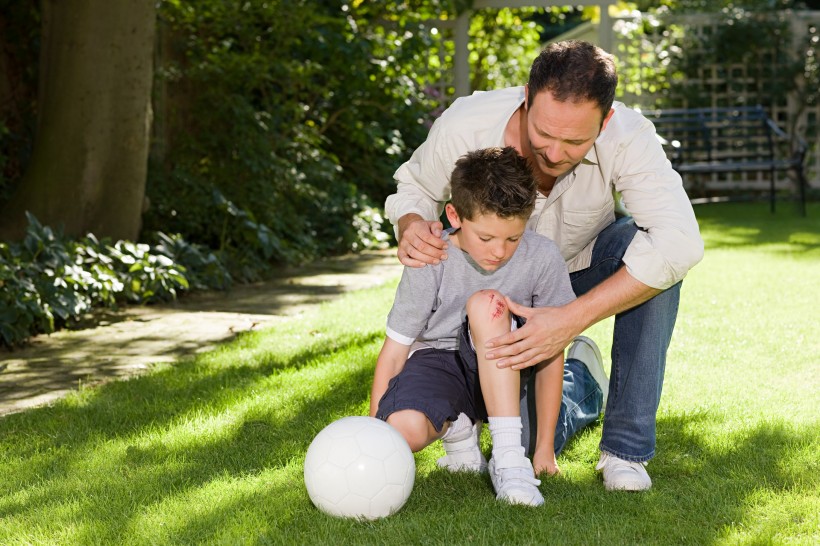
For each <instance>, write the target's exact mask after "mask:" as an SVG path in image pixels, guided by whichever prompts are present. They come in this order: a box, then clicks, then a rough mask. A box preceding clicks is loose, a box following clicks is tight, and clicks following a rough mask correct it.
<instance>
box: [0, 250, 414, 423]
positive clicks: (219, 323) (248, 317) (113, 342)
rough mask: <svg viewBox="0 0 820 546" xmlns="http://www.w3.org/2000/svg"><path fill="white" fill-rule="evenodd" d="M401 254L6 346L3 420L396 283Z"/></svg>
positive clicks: (0, 399)
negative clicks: (351, 295) (346, 297)
mask: <svg viewBox="0 0 820 546" xmlns="http://www.w3.org/2000/svg"><path fill="white" fill-rule="evenodd" d="M400 273H401V265H400V264H399V262H398V260H397V259H396V256H395V250H384V251H370V252H364V253H360V254H352V255H348V256H342V257H338V258H331V259H327V260H321V261H318V262H315V263H313V264H310V265H307V266H305V267H300V268H291V269H285V270H282V271H281V272H279V273H278V274H277V275H276V277H275V278H274V279H271V280H269V281H266V282H261V283H255V284H249V285H242V286H237V287H234V288H233V289H231V290H230V291H227V292H204V293H192V294H187V295H186V296H185V297H183V298H181V299H180V300H179V301H176V302H174V303H172V304H167V305H151V306H133V307H128V308H124V309H123V310H120V311H116V312H112V311H106V312H101V313H98V314H97V315H96V316H95V317H94V320H93V321H91V322H92V324H93V325H92V326H90V327H88V328H84V329H75V330H62V331H59V332H55V333H53V334H51V335H48V336H45V335H43V336H37V337H35V338H33V339H32V340H31V342H30V343H29V344H28V345H27V346H26V347H23V348H21V349H16V350H14V351H7V350H5V349H1V348H0V416H2V415H7V414H10V413H17V412H20V411H24V410H26V409H28V408H33V407H37V406H42V405H46V404H49V403H51V402H53V401H55V400H58V399H59V398H61V397H63V396H65V395H66V394H67V393H69V392H71V391H72V390H75V389H77V388H80V387H81V386H83V385H90V384H99V383H102V382H106V381H111V380H116V379H122V378H126V377H129V376H132V375H135V374H138V373H140V372H144V371H146V370H148V369H150V368H151V366H152V365H154V364H156V363H161V362H173V361H176V360H178V359H180V358H182V357H185V356H188V355H191V354H196V353H200V352H204V351H208V350H211V349H213V348H214V347H216V346H217V345H218V344H219V343H222V342H225V341H227V340H230V339H231V338H233V337H234V336H235V335H237V334H238V333H240V332H245V331H248V330H253V329H255V328H259V327H262V326H264V325H267V324H271V323H273V322H275V321H277V320H284V319H286V318H287V317H289V316H293V315H295V314H298V313H300V312H303V311H304V310H305V309H306V308H307V306H313V305H318V304H320V303H322V302H324V301H327V300H329V299H330V298H333V297H334V296H337V295H339V294H342V293H345V292H348V291H352V290H359V289H362V288H367V287H370V286H375V285H378V284H381V283H384V282H386V281H388V280H391V279H395V278H398V276H399V275H400Z"/></svg>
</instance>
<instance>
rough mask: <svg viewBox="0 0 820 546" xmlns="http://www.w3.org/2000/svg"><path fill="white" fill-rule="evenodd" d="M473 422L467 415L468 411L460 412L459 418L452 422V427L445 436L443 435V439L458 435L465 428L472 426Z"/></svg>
mask: <svg viewBox="0 0 820 546" xmlns="http://www.w3.org/2000/svg"><path fill="white" fill-rule="evenodd" d="M472 427H473V422H472V421H470V418H469V417H467V414H466V413H459V414H458V419H456V420H455V421H451V422H450V428H448V429H447V432H445V433H444V436H442V437H441V439H442V440H446V439H448V438H450V437H452V436H455V435H457V434H458V433H459V432H461V431H463V430H464V429H468V428H472Z"/></svg>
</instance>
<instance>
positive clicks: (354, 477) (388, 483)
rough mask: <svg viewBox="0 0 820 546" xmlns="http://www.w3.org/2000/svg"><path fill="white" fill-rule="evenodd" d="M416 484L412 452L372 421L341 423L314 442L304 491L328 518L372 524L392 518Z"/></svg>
mask: <svg viewBox="0 0 820 546" xmlns="http://www.w3.org/2000/svg"><path fill="white" fill-rule="evenodd" d="M415 479H416V462H415V460H414V459H413V452H412V451H410V446H408V445H407V442H406V441H405V439H404V438H403V437H402V435H401V434H400V433H399V432H398V431H397V430H396V429H395V428H393V427H392V426H390V425H388V424H387V423H385V422H384V421H381V420H379V419H375V418H373V417H359V416H354V417H343V418H341V419H339V420H337V421H334V422H332V423H331V424H329V425H328V426H326V427H325V428H324V429H322V431H321V432H319V434H317V435H316V437H315V438H314V439H313V442H311V444H310V447H308V450H307V455H306V456H305V486H306V487H307V490H308V495H310V500H311V501H313V504H315V505H316V507H317V508H319V509H320V510H322V511H323V512H325V513H327V514H330V515H331V516H339V517H346V518H357V519H368V520H374V519H378V518H383V517H385V516H389V515H391V514H394V513H396V512H397V511H398V510H399V509H400V508H401V507H402V506H404V503H405V502H407V498H408V497H409V496H410V492H411V491H412V490H413V482H414V481H415Z"/></svg>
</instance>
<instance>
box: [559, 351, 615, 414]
mask: <svg viewBox="0 0 820 546" xmlns="http://www.w3.org/2000/svg"><path fill="white" fill-rule="evenodd" d="M567 358H574V359H576V360H580V361H581V362H583V363H584V366H586V367H587V370H589V373H590V374H591V375H592V378H593V379H595V382H596V383H598V386H599V387H600V388H601V392H602V393H603V394H604V404H603V407H604V408H605V407H606V399H607V398H608V397H609V378H608V377H607V376H606V372H605V371H604V361H603V359H602V358H601V351H600V350H599V349H598V346H597V345H596V344H595V342H594V341H592V340H591V339H589V338H588V337H586V336H578V337H576V338H575V339H574V340H573V341H572V344H571V345H570V346H569V349H568V350H567Z"/></svg>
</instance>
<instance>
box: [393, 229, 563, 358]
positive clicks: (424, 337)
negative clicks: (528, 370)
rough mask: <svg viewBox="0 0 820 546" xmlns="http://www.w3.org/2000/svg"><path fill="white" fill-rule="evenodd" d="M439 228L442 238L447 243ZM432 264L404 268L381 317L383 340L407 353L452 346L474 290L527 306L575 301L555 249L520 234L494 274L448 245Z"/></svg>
mask: <svg viewBox="0 0 820 546" xmlns="http://www.w3.org/2000/svg"><path fill="white" fill-rule="evenodd" d="M451 232H452V230H445V232H444V233H443V234H442V239H444V240H447V239H449V236H450V233H451ZM448 254H449V256H448V258H447V259H446V260H444V261H442V262H441V263H440V264H438V265H428V266H425V267H422V268H415V267H405V268H404V272H403V273H402V278H401V281H400V282H399V286H398V289H397V290H396V299H395V300H394V302H393V308H392V309H391V310H390V313H389V314H388V316H387V336H388V337H390V338H391V339H393V340H395V341H397V342H398V343H401V344H403V345H411V347H410V350H411V351H415V350H417V349H421V348H425V347H433V348H437V349H456V348H458V334H459V330H460V329H461V325H462V323H463V321H464V319H465V317H466V316H467V312H466V310H465V305H466V304H467V299H468V298H469V297H470V296H471V295H472V294H474V293H475V292H477V291H479V290H484V289H488V288H492V289H496V290H498V291H499V292H501V293H502V294H504V295H506V296H508V297H509V298H510V299H511V300H512V301H514V302H516V303H519V304H521V305H525V306H527V307H555V306H560V305H564V304H566V303H569V302H571V301H572V300H574V299H575V294H574V292H573V291H572V286H571V285H570V281H569V272H568V270H567V265H566V263H565V262H564V259H563V258H562V257H561V253H560V251H559V250H558V246H557V245H556V244H555V243H554V242H553V241H551V240H550V239H547V238H546V237H544V236H542V235H538V234H537V233H535V232H533V231H525V232H524V235H523V236H522V237H521V243H520V244H519V246H518V248H517V249H516V250H515V254H513V256H512V258H510V260H509V261H508V262H507V263H506V264H504V265H503V266H501V267H500V268H499V269H497V270H495V271H485V270H484V269H482V268H481V267H479V266H478V265H477V264H476V263H475V262H474V261H473V260H472V258H470V256H469V254H467V253H466V252H464V251H463V250H461V249H459V248H457V247H456V246H455V245H452V244H451V245H450V252H449V253H448Z"/></svg>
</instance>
